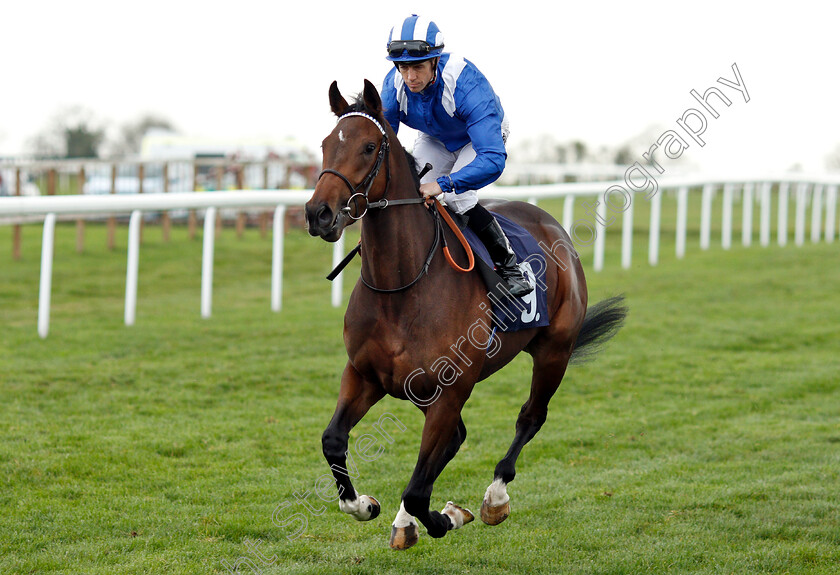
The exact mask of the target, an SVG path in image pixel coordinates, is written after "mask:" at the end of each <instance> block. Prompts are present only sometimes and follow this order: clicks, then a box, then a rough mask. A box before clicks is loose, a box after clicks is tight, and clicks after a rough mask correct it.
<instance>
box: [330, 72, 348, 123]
mask: <svg viewBox="0 0 840 575" xmlns="http://www.w3.org/2000/svg"><path fill="white" fill-rule="evenodd" d="M349 107H350V105H349V104H348V103H347V100H345V99H344V96H342V95H341V92H339V91H338V82H336V81H333V83H332V84H330V109H332V111H333V114H335V115H336V116H338V117H339V118H340V117H341V115H342V114H343V113H344V111H345V110H346V109H347V108H349Z"/></svg>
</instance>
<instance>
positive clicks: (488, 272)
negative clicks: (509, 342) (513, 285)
mask: <svg viewBox="0 0 840 575" xmlns="http://www.w3.org/2000/svg"><path fill="white" fill-rule="evenodd" d="M491 213H493V215H494V216H495V217H496V220H497V221H498V222H499V225H501V226H502V230H503V231H504V232H505V235H506V236H507V237H508V240H509V241H510V246H511V248H513V251H514V252H515V253H516V261H517V262H519V268H520V269H521V270H522V273H523V274H524V275H525V277H526V279H527V280H528V281H529V282H530V283H531V285H533V286H535V288H534V291H532V292H531V293H529V294H527V295H525V296H523V297H514V296H512V295H511V294H510V292H509V291H508V290H507V288H506V287H505V281H504V280H503V279H502V278H501V277H500V276H499V275H498V274H497V273H496V272H495V271H494V266H493V260H492V259H491V258H490V253H489V252H488V251H487V248H486V247H485V245H484V243H483V242H482V241H481V240H480V239H478V236H477V235H476V234H475V232H473V231H472V230H471V229H469V228H468V227H466V226H465V225H463V224H464V223H465V222H464V218H457V220H456V221H457V222H458V225H459V227H460V228H461V232H462V233H463V234H464V237H465V238H466V239H467V243H469V244H470V247H471V248H472V250H473V253H474V254H475V266H476V268H478V271H479V272H480V273H481V276H482V278H483V279H484V282H485V284H486V285H487V292H488V297H489V298H490V301H491V303H492V306H491V307H492V313H490V312H491V310H484V311H485V313H486V314H487V316H488V317H489V318H490V319H491V320H492V322H493V326H494V327H495V328H496V329H498V330H499V331H504V332H508V331H518V330H520V329H527V328H532V327H542V326H545V325H548V321H549V319H550V318H549V316H548V305H547V303H546V300H547V296H546V288H545V286H546V284H545V268H546V265H545V254H544V253H543V250H542V248H540V246H539V244H538V243H537V241H536V240H535V239H534V237H533V236H532V235H531V234H530V233H528V231H527V230H525V228H523V227H522V226H520V225H519V224H517V223H516V222H514V221H512V220H509V219H508V218H506V217H504V216H502V215H499V214H497V213H494V212H491ZM450 249H451V248H450Z"/></svg>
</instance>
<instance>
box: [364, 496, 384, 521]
mask: <svg viewBox="0 0 840 575" xmlns="http://www.w3.org/2000/svg"><path fill="white" fill-rule="evenodd" d="M367 498H368V499H370V503H368V510H369V511H370V517H368V519H367V520H368V521H370V520H371V519H376V518H377V517H379V512H380V511H382V506H381V505H379V501H377V500H376V498H374V497H371V496H370V495H368V496H367Z"/></svg>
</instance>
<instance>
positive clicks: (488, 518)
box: [481, 500, 510, 525]
mask: <svg viewBox="0 0 840 575" xmlns="http://www.w3.org/2000/svg"><path fill="white" fill-rule="evenodd" d="M508 515H510V502H506V503H503V504H502V505H497V506H496V507H491V506H490V505H488V504H487V500H485V501H484V502H483V503H482V504H481V520H482V521H484V522H485V523H486V524H487V525H498V524H499V523H501V522H502V521H504V520H505V519H507V518H508Z"/></svg>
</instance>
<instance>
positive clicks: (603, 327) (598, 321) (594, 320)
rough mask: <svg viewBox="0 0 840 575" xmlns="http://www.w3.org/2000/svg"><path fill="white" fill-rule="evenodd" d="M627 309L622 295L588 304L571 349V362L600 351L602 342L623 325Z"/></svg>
mask: <svg viewBox="0 0 840 575" xmlns="http://www.w3.org/2000/svg"><path fill="white" fill-rule="evenodd" d="M628 311H629V308H628V307H627V306H626V305H624V296H623V295H619V296H614V297H611V298H607V299H605V300H603V301H599V302H598V303H596V304H595V305H593V306H589V307H588V308H587V310H586V317H585V318H584V320H583V325H582V326H581V328H580V333H578V336H577V340H576V341H575V347H574V348H573V350H572V357H571V360H570V361H571V363H582V362H584V361H587V360H589V359H592V356H594V355H595V354H596V353H598V352H599V351H601V348H603V346H604V344H605V343H607V342H608V341H609V340H610V339H611V338H612V337H613V336H614V335H615V334H616V333H618V330H619V329H621V326H622V325H624V318H626V317H627V312H628Z"/></svg>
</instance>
